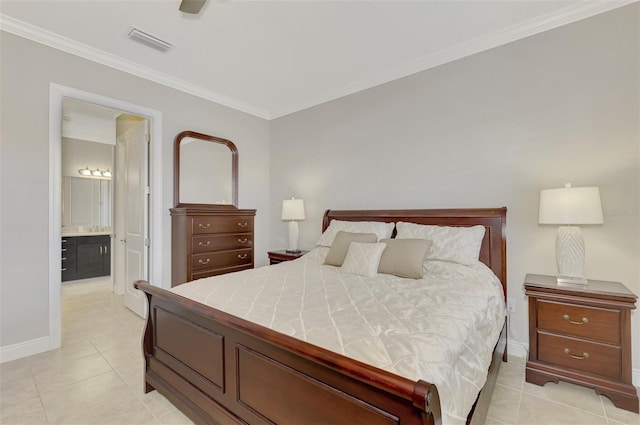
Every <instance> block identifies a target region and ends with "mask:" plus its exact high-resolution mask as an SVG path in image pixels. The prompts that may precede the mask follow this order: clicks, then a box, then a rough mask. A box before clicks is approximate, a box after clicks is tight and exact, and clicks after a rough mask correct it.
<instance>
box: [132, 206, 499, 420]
mask: <svg viewBox="0 0 640 425" xmlns="http://www.w3.org/2000/svg"><path fill="white" fill-rule="evenodd" d="M333 220H337V221H343V222H391V223H397V222H406V223H416V224H420V225H439V226H454V227H457V226H466V227H471V226H477V225H480V226H483V227H484V230H485V231H484V236H483V238H482V241H481V246H480V250H479V259H480V261H481V262H482V263H484V264H485V265H486V266H487V267H488V268H489V269H490V270H491V271H492V272H493V274H495V276H496V277H497V280H499V282H500V284H501V292H502V293H501V296H502V302H504V299H506V208H497V209H455V210H358V211H355V210H354V211H337V210H328V211H327V212H326V213H325V215H324V218H323V231H325V230H326V229H327V228H329V226H330V223H331V222H332V221H333ZM394 233H395V230H394ZM296 261H300V260H296ZM309 261H311V259H310V260H309ZM301 264H302V263H301ZM269 267H286V265H282V264H280V265H274V266H269ZM298 268H300V267H298ZM263 269H265V270H266V271H262V273H267V272H269V269H267V268H263ZM256 270H259V269H256ZM283 270H284V269H283ZM247 272H252V271H245V272H240V273H247ZM242 276H245V275H242ZM218 279H219V278H218ZM197 282H199V281H197ZM190 285H191V284H188V285H184V286H185V287H189V286H190ZM194 286H195V285H194ZM135 287H136V288H138V289H140V290H142V291H144V292H145V293H146V296H147V299H148V303H149V315H148V319H147V324H146V329H145V333H144V337H143V352H144V357H145V391H146V392H149V391H152V390H154V389H155V390H157V391H159V392H160V393H161V394H163V395H164V396H166V397H167V398H168V399H169V400H170V401H171V402H172V403H173V404H175V405H176V406H177V407H178V408H179V409H180V410H181V411H183V412H184V413H185V414H186V415H187V416H188V417H190V418H191V419H192V420H193V421H194V422H196V423H207V424H209V423H250V424H271V423H292V424H355V423H366V424H394V423H396V424H397V423H402V424H437V423H441V422H442V410H441V408H442V406H441V401H440V393H439V391H438V388H437V386H436V385H435V384H434V383H432V382H428V381H426V380H424V379H408V378H406V377H403V376H400V375H398V374H395V373H392V372H389V371H388V370H385V369H381V368H379V367H376V366H374V365H372V364H370V363H367V362H365V361H360V360H357V359H354V358H353V357H352V356H346V355H344V354H340V353H339V352H336V351H332V350H329V349H326V348H322V347H320V346H318V345H315V344H313V343H309V342H305V341H303V340H300V339H297V338H294V337H292V336H290V335H288V334H287V333H282V332H278V331H275V330H272V329H270V328H268V327H266V326H262V325H260V324H257V323H254V322H252V321H249V320H245V319H243V318H240V317H237V316H235V315H233V314H230V313H227V312H224V311H222V310H221V309H218V308H213V307H211V306H208V305H206V304H204V303H201V302H198V301H194V300H192V299H189V298H186V297H183V296H180V295H178V294H176V293H173V292H170V291H167V290H163V289H160V288H158V287H155V286H152V285H150V284H149V283H147V282H144V281H137V282H136V283H135ZM501 320H502V323H500V326H501V327H502V325H503V324H504V317H502V318H501ZM504 337H505V338H506V335H504ZM491 344H492V345H493V344H494V345H493V347H494V349H493V354H492V361H491V366H490V367H489V368H488V371H487V375H486V382H485V378H484V377H483V382H485V383H484V386H483V387H482V391H480V392H479V394H478V396H477V399H476V401H475V404H474V405H473V407H472V409H471V411H470V412H469V414H468V418H467V422H470V423H483V421H484V418H485V417H486V412H487V409H488V405H489V403H490V399H491V394H492V392H493V386H494V384H495V379H496V376H497V372H498V370H499V366H500V361H501V360H503V361H506V348H505V347H506V341H505V343H504V344H497V338H496V341H492V342H491Z"/></svg>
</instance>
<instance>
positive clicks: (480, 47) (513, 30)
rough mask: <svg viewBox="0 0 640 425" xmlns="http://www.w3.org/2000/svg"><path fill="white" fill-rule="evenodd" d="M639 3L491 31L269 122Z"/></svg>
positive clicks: (606, 5)
mask: <svg viewBox="0 0 640 425" xmlns="http://www.w3.org/2000/svg"><path fill="white" fill-rule="evenodd" d="M638 1H640V0H613V1H605V0H601V1H588V2H579V3H577V4H573V5H570V6H567V7H564V8H562V9H559V10H556V11H554V12H551V13H548V14H546V15H542V16H539V17H536V18H533V19H530V20H527V21H524V22H521V23H519V24H517V25H513V26H511V27H507V28H504V29H502V30H498V31H494V32H492V33H489V34H486V35H483V36H480V37H476V38H474V39H471V40H468V41H465V42H462V43H459V44H456V45H454V46H451V47H448V48H446V49H443V50H440V51H438V52H435V53H432V54H430V55H427V56H423V57H422V58H418V59H416V60H413V61H409V62H404V63H401V64H399V65H397V66H393V67H390V68H385V69H383V70H380V71H379V72H373V73H370V74H369V75H368V76H367V77H365V78H363V79H361V80H359V81H356V82H354V83H352V84H348V85H345V86H342V87H339V88H334V89H328V90H325V91H324V92H323V93H322V94H321V95H319V96H316V97H314V98H313V99H307V100H306V101H303V102H299V103H295V104H288V105H280V106H279V107H277V108H273V109H271V110H270V112H271V119H276V118H280V117H283V116H285V115H289V114H292V113H295V112H299V111H302V110H304V109H308V108H312V107H314V106H317V105H320V104H323V103H326V102H330V101H332V100H336V99H338V98H341V97H344V96H348V95H351V94H354V93H357V92H360V91H363V90H366V89H370V88H372V87H376V86H379V85H382V84H385V83H388V82H391V81H394V80H397V79H400V78H403V77H407V76H409V75H413V74H417V73H419V72H422V71H426V70H428V69H430V68H435V67H436V66H439V65H443V64H445V63H449V62H453V61H455V60H458V59H462V58H464V57H467V56H471V55H474V54H476V53H480V52H483V51H486V50H489V49H492V48H494V47H498V46H501V45H504V44H508V43H511V42H513V41H517V40H521V39H523V38H526V37H530V36H532V35H536V34H539V33H542V32H545V31H548V30H551V29H554V28H558V27H561V26H564V25H568V24H571V23H573V22H577V21H580V20H583V19H586V18H590V17H592V16H595V15H599V14H601V13H605V12H608V11H610V10H613V9H617V8H619V7H623V6H627V5H629V4H632V3H637V2H638Z"/></svg>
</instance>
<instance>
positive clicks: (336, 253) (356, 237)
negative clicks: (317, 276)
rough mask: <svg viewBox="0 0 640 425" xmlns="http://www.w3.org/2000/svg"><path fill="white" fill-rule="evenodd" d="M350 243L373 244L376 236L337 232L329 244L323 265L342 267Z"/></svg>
mask: <svg viewBox="0 0 640 425" xmlns="http://www.w3.org/2000/svg"><path fill="white" fill-rule="evenodd" d="M351 242H359V243H375V242H378V236H376V234H375V233H351V232H343V231H339V232H338V233H337V234H336V237H335V239H334V240H333V243H332V244H331V248H330V249H329V252H328V253H327V257H326V258H325V259H324V263H325V264H329V265H330V266H338V267H340V266H342V263H344V259H345V257H346V256H347V251H348V250H349V245H351Z"/></svg>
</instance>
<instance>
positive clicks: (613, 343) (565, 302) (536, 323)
mask: <svg viewBox="0 0 640 425" xmlns="http://www.w3.org/2000/svg"><path fill="white" fill-rule="evenodd" d="M524 288H525V292H526V294H527V296H528V297H529V360H528V361H527V368H526V381H527V382H530V383H533V384H537V385H544V384H545V383H546V382H549V381H553V382H555V383H558V381H559V380H563V381H567V382H571V383H574V384H579V385H584V386H586V387H590V388H593V389H595V391H596V393H598V394H602V395H605V396H607V397H609V398H610V399H611V401H612V402H613V404H615V405H616V406H618V407H620V408H622V409H626V410H630V411H632V412H638V395H637V393H636V389H635V387H634V386H633V384H632V382H631V318H630V316H631V310H632V309H634V308H635V302H636V299H637V297H636V295H635V294H633V293H632V292H631V291H629V290H628V289H627V288H626V287H625V286H624V285H623V284H621V283H618V282H606V281H597V280H589V282H588V284H587V285H559V284H558V283H557V282H556V278H555V277H554V276H543V275H535V274H528V275H527V276H526V278H525V282H524Z"/></svg>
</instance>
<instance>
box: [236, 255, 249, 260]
mask: <svg viewBox="0 0 640 425" xmlns="http://www.w3.org/2000/svg"><path fill="white" fill-rule="evenodd" d="M238 258H239V259H241V260H244V259H245V258H247V254H238Z"/></svg>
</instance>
